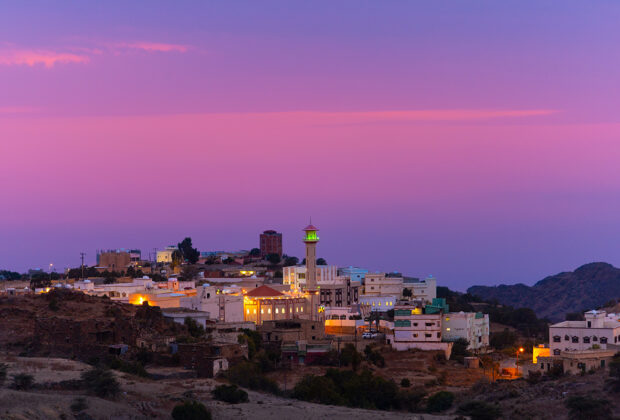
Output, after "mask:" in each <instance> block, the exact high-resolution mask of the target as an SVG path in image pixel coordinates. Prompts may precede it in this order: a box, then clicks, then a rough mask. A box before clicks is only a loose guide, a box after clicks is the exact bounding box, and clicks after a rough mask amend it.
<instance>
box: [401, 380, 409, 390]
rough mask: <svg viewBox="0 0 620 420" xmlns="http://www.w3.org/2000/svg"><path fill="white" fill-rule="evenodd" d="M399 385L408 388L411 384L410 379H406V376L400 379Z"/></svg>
mask: <svg viewBox="0 0 620 420" xmlns="http://www.w3.org/2000/svg"><path fill="white" fill-rule="evenodd" d="M400 386H401V387H403V388H409V387H410V386H411V381H410V380H409V379H407V378H403V379H402V380H401V381H400Z"/></svg>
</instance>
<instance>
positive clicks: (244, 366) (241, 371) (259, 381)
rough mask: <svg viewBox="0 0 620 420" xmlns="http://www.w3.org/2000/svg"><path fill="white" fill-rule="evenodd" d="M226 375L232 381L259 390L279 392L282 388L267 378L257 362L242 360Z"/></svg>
mask: <svg viewBox="0 0 620 420" xmlns="http://www.w3.org/2000/svg"><path fill="white" fill-rule="evenodd" d="M226 377H227V378H228V380H230V381H231V382H232V383H234V384H236V385H239V386H242V387H244V388H250V389H254V390H257V391H267V392H271V393H272V394H279V393H280V388H279V387H278V384H277V383H276V382H275V381H273V380H272V379H269V378H267V377H266V376H265V375H264V374H263V372H262V371H261V369H260V367H259V366H258V365H257V364H256V363H252V362H242V363H239V364H238V365H236V366H233V367H232V368H230V369H228V371H227V372H226Z"/></svg>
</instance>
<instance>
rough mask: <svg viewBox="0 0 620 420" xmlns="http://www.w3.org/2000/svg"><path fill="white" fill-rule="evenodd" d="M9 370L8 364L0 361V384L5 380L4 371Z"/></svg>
mask: <svg viewBox="0 0 620 420" xmlns="http://www.w3.org/2000/svg"><path fill="white" fill-rule="evenodd" d="M7 370H9V365H7V364H6V363H0V386H1V385H2V384H3V383H4V381H5V380H6V372H7Z"/></svg>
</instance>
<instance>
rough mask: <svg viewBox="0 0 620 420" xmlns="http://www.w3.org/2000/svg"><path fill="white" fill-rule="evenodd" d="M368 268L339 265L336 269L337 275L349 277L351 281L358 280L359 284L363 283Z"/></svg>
mask: <svg viewBox="0 0 620 420" xmlns="http://www.w3.org/2000/svg"><path fill="white" fill-rule="evenodd" d="M367 273H368V270H366V269H365V268H359V267H353V266H349V267H340V268H339V269H338V275H339V276H341V277H349V278H350V279H351V281H359V282H360V283H361V284H364V279H365V278H366V274H367Z"/></svg>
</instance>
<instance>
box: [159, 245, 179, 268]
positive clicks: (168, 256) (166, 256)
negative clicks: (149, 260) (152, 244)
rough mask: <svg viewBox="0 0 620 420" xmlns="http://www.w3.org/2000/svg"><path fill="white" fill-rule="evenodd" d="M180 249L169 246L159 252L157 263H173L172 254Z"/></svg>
mask: <svg viewBox="0 0 620 420" xmlns="http://www.w3.org/2000/svg"><path fill="white" fill-rule="evenodd" d="M177 249H178V248H177V247H176V246H174V245H170V246H167V247H166V249H164V250H162V251H157V262H158V263H164V264H168V263H171V262H172V254H173V253H174V251H176V250H177Z"/></svg>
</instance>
